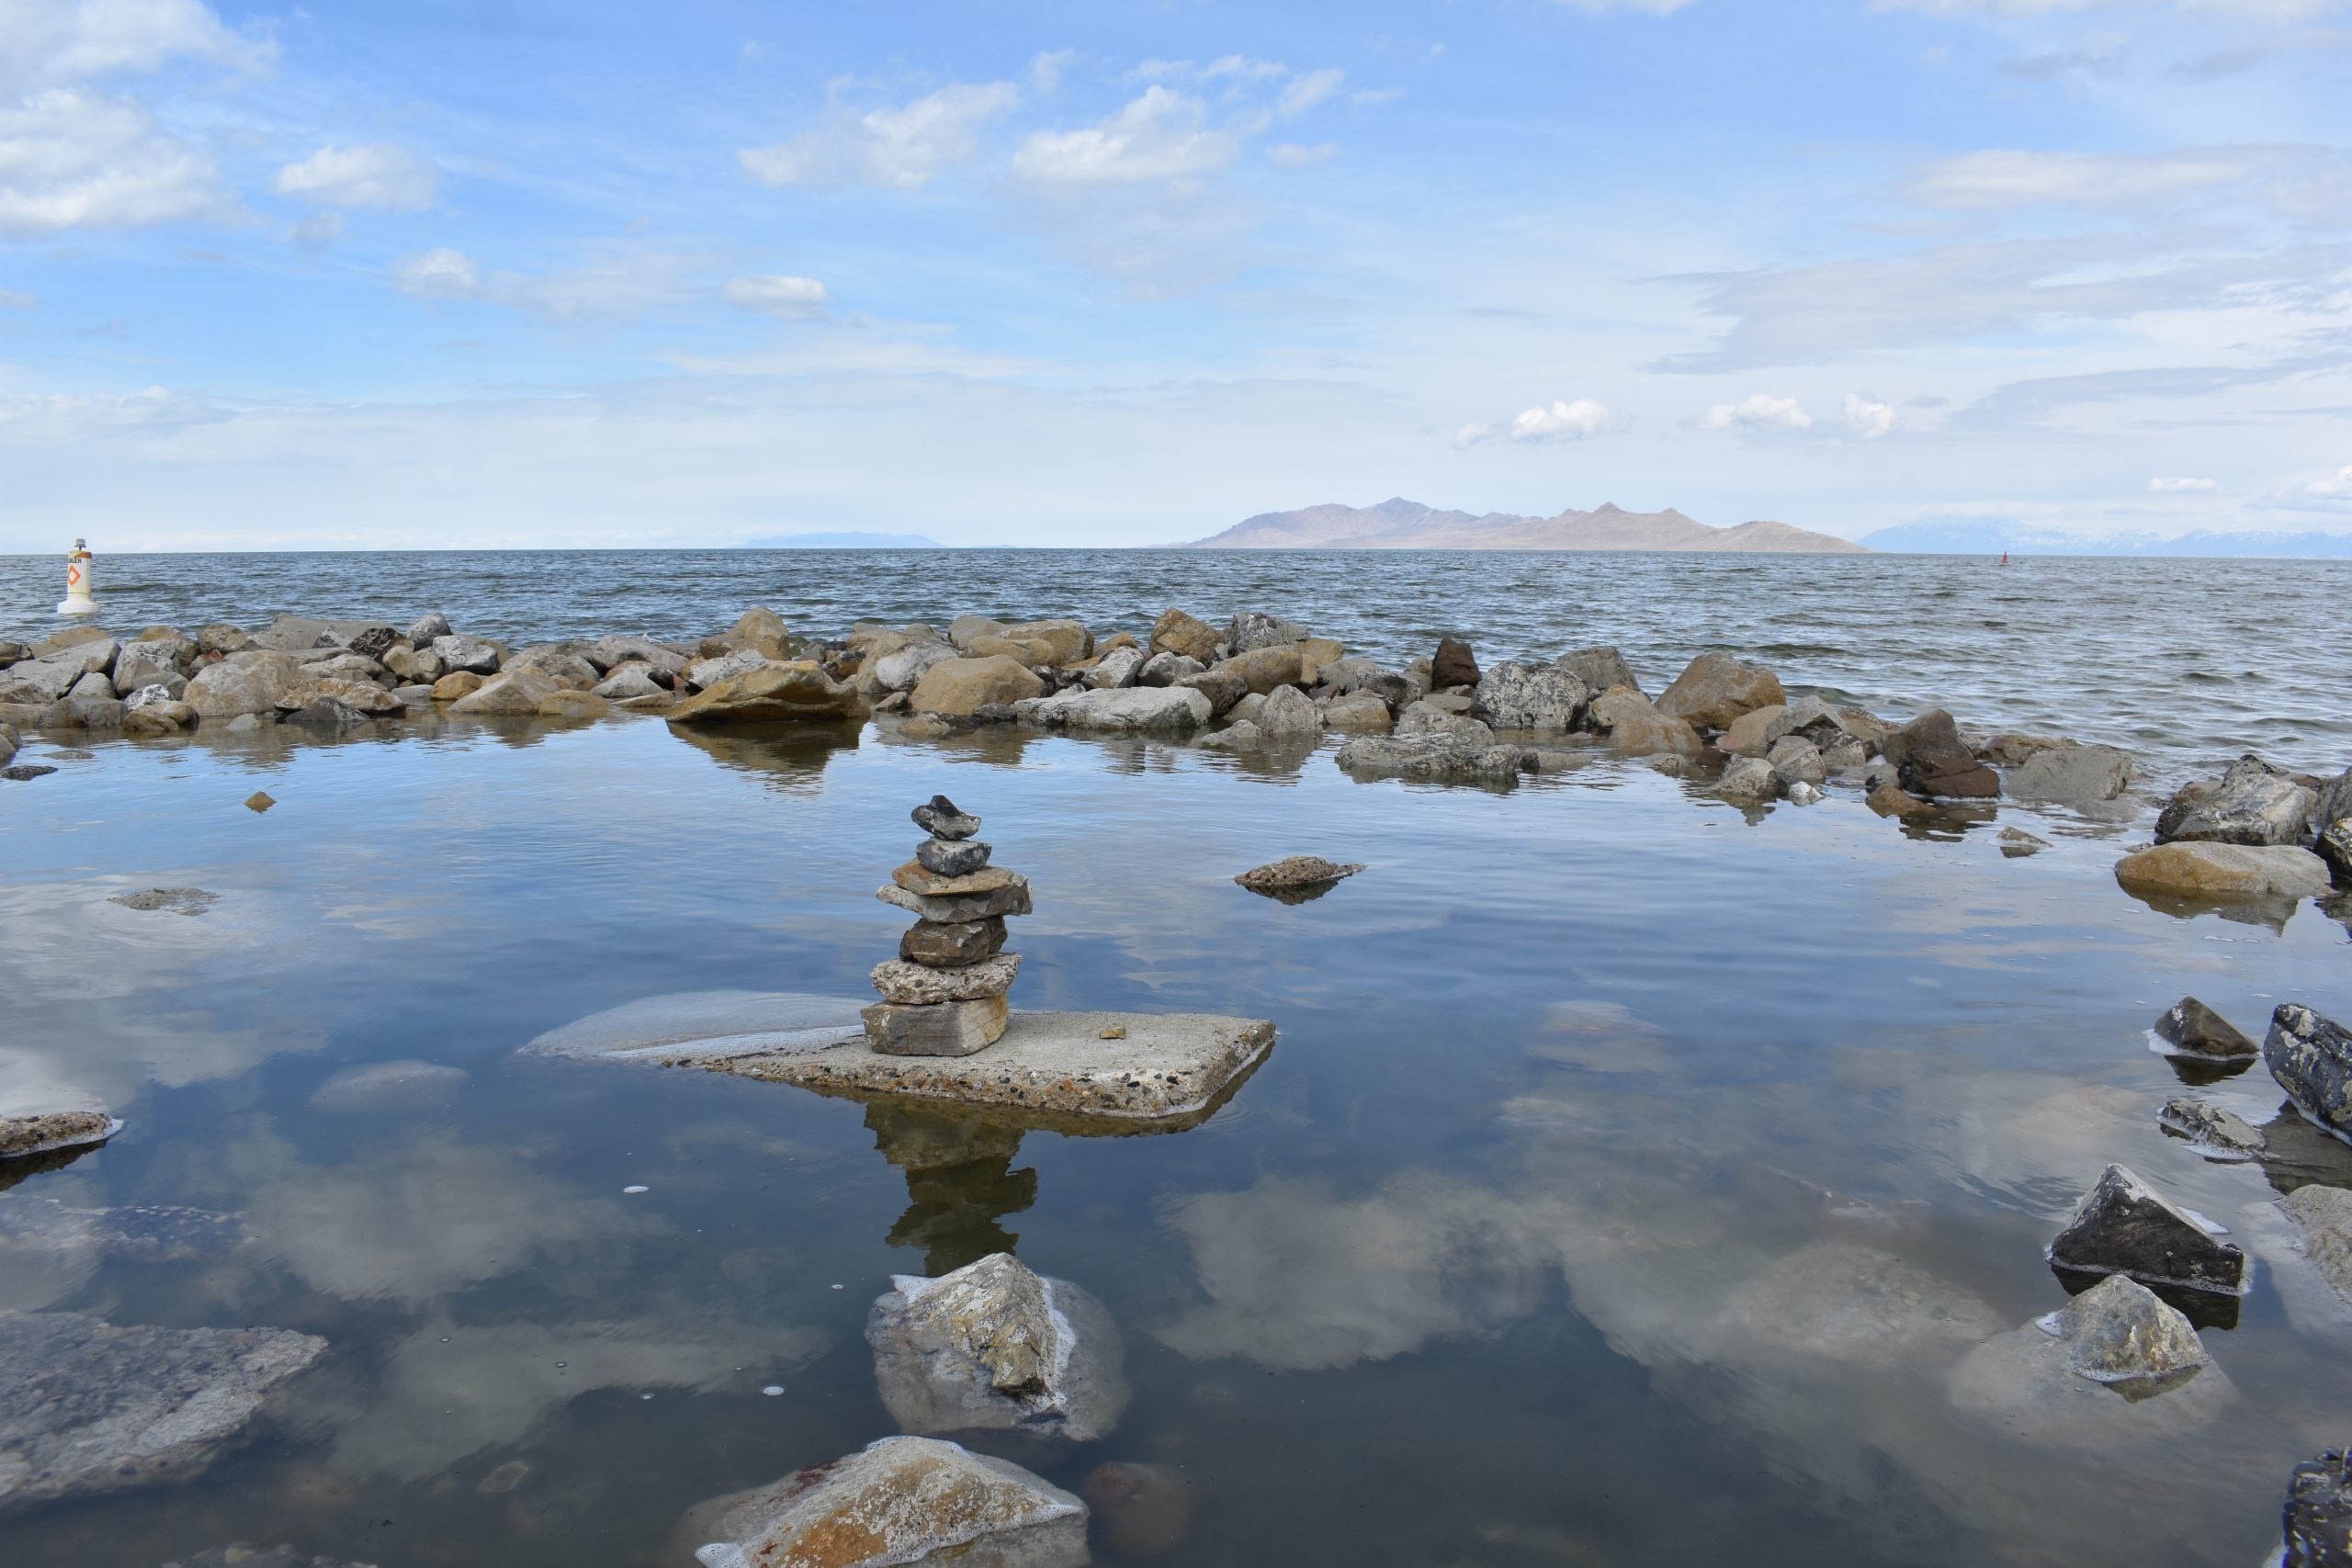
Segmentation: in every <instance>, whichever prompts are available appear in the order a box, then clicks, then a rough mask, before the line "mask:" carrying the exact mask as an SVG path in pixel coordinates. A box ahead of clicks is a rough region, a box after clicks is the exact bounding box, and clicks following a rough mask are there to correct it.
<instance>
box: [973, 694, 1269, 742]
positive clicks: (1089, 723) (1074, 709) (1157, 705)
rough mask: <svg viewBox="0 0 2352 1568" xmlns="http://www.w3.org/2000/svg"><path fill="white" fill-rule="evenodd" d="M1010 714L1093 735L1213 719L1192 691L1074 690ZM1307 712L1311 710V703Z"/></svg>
mask: <svg viewBox="0 0 2352 1568" xmlns="http://www.w3.org/2000/svg"><path fill="white" fill-rule="evenodd" d="M1300 700H1301V701H1304V700H1305V699H1304V698H1303V697H1302V698H1301V699H1300ZM1012 711H1013V712H1014V713H1015V714H1016V715H1018V716H1020V717H1021V718H1022V719H1023V721H1025V722H1027V723H1030V724H1035V725H1041V726H1044V727H1046V728H1053V729H1080V730H1087V731H1091V732H1095V733H1104V732H1113V733H1116V732H1129V731H1136V730H1174V729H1197V728H1200V727H1201V726H1202V725H1204V724H1206V723H1208V721H1209V719H1210V717H1211V716H1212V715H1211V711H1210V704H1209V699H1208V698H1207V697H1206V696H1205V695H1204V694H1202V693H1201V692H1200V691H1199V690H1197V689H1196V688H1194V687H1191V686H1129V687H1127V688H1125V690H1122V691H1114V692H1090V691H1086V690H1084V689H1082V688H1080V687H1072V688H1071V689H1070V690H1069V691H1066V692H1057V693H1056V694H1054V695H1052V696H1050V697H1029V698H1026V699H1024V700H1023V701H1021V702H1017V703H1014V704H1013V705H1012ZM1308 711H1309V712H1310V713H1311V712H1312V711H1313V705H1311V704H1310V705H1309V706H1308Z"/></svg>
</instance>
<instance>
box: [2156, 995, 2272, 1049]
mask: <svg viewBox="0 0 2352 1568" xmlns="http://www.w3.org/2000/svg"><path fill="white" fill-rule="evenodd" d="M2154 1034H2155V1037H2156V1038H2157V1039H2158V1040H2160V1041H2162V1042H2164V1043H2165V1046H2166V1047H2168V1048H2169V1049H2170V1050H2171V1051H2173V1052H2175V1053H2177V1054H2179V1055H2188V1056H2219V1057H2224V1058H2230V1057H2234V1058H2238V1059H2241V1060H2243V1059H2245V1058H2248V1057H2253V1056H2258V1055H2261V1054H2262V1047H2261V1046H2259V1045H2256V1043H2254V1042H2253V1040H2252V1039H2250V1038H2249V1037H2247V1035H2246V1034H2245V1032H2242V1031H2241V1030H2239V1029H2238V1027H2237V1026H2236V1025H2235V1024H2233V1023H2232V1022H2231V1021H2229V1020H2228V1019H2226V1018H2223V1017H2222V1015H2221V1014H2220V1013H2217V1012H2215V1011H2214V1010H2212V1009H2211V1008H2209V1007H2207V1006H2206V1005H2205V1004H2204V1003H2203V1002H2200V1001H2199V1000H2198V999H2197V998H2195V997H2183V998H2180V1000H2178V1001H2177V1002H2175V1003H2173V1004H2172V1006H2171V1007H2169V1008H2167V1009H2165V1015H2164V1016H2163V1017H2162V1018H2160V1019H2158V1020H2156V1022H2155V1028H2154Z"/></svg>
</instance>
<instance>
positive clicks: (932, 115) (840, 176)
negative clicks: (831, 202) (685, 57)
mask: <svg viewBox="0 0 2352 1568" xmlns="http://www.w3.org/2000/svg"><path fill="white" fill-rule="evenodd" d="M1020 101H1021V89H1020V88H1018V87H1016V86H1014V85H1012V83H1010V82H984V83H978V84H973V83H963V82H958V83H956V84H953V85H949V86H945V87H942V88H941V89H939V91H937V92H935V93H932V94H929V95H927V96H923V97H920V98H917V99H916V100H915V101H914V102H912V103H910V104H908V105H907V106H905V107H903V108H894V109H875V110H872V111H870V112H868V113H866V114H863V115H860V116H857V117H856V118H853V119H845V120H842V121H840V122H838V123H836V124H834V125H831V126H829V127H827V128H826V129H824V130H818V131H811V132H809V134H808V135H805V136H797V137H794V138H793V139H792V140H791V141H782V142H778V143H777V144H776V145H775V146H773V147H747V148H744V149H743V150H742V151H741V152H737V153H736V154H735V158H736V161H737V162H738V163H740V164H741V165H742V166H743V171H744V173H746V174H748V175H751V176H752V178H753V179H755V180H757V181H759V182H760V183H761V184H762V185H767V186H803V185H831V184H843V183H863V184H868V185H879V186H894V187H896V188H898V189H899V190H919V189H921V188H922V186H925V185H927V184H929V183H930V181H931V178H932V176H933V175H936V174H938V173H940V172H941V171H942V170H944V169H949V168H953V167H955V166H956V165H958V164H967V163H970V162H971V161H972V159H973V158H975V157H976V156H978V152H979V131H980V128H981V127H982V126H983V125H985V124H987V123H988V122H989V120H990V119H993V118H996V117H997V116H998V115H1001V114H1003V113H1005V112H1006V111H1007V110H1009V109H1011V108H1012V107H1013V106H1014V105H1015V104H1018V103H1019V102H1020Z"/></svg>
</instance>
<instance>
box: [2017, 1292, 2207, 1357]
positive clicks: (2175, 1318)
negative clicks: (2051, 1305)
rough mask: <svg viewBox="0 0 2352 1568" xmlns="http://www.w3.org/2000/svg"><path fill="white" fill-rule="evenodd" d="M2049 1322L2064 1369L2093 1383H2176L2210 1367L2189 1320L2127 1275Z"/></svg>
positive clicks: (2084, 1296)
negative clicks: (2063, 1352) (2061, 1351)
mask: <svg viewBox="0 0 2352 1568" xmlns="http://www.w3.org/2000/svg"><path fill="white" fill-rule="evenodd" d="M2052 1317H2053V1318H2054V1319H2055V1320H2056V1321H2055V1323H2054V1325H2053V1329H2054V1332H2055V1333H2056V1335H2057V1337H2058V1338H2059V1339H2060V1340H2061V1341H2063V1342H2064V1345H2065V1347H2066V1365H2067V1367H2068V1369H2069V1370H2071V1371H2073V1372H2074V1373H2075V1376H2076V1377H2083V1378H2088V1379H2090V1381H2091V1382H2103V1383H2124V1382H2143V1381H2145V1380H2149V1379H2159V1378H2176V1377H2178V1376H2179V1375H2180V1374H2181V1373H2183V1372H2188V1371H2195V1370H2196V1369H2197V1368H2199V1367H2203V1366H2210V1365H2211V1364H2212V1360H2213V1358H2212V1357H2211V1355H2209V1354H2207V1352H2206V1349H2205V1345H2204V1342H2203V1341H2202V1340H2200V1339H2199V1338H2198V1337H2197V1330H2196V1329H2195V1328H2193V1327H2191V1326H2190V1325H2189V1322H2188V1318H2187V1317H2185V1316H2183V1315H2182V1314H2180V1313H2178V1312H2177V1311H2175V1310H2174V1309H2173V1308H2171V1307H2168V1306H2166V1305H2165V1303H2163V1302H2162V1301H2160V1300H2158V1299H2157V1297H2156V1293H2155V1292H2154V1291H2151V1290H2150V1289H2148V1287H2147V1286H2145V1285H2143V1284H2141V1283H2140V1282H2139V1281H2137V1280H2133V1279H2131V1277H2130V1276H2128V1275H2123V1274H2110V1275H2109V1276H2108V1277H2107V1278H2106V1279H2104V1280H2100V1281H2099V1282H2098V1284H2096V1285H2093V1286H2092V1287H2091V1288H2090V1289H2089V1290H2087V1291H2085V1292H2083V1293H2082V1294H2081V1295H2079V1296H2076V1297H2075V1299H2074V1300H2073V1301H2071V1302H2069V1303H2067V1304H2066V1305H2065V1306H2064V1307H2062V1308H2060V1309H2059V1310H2058V1311H2057V1312H2056V1313H2054V1314H2052Z"/></svg>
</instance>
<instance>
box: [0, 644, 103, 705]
mask: <svg viewBox="0 0 2352 1568" xmlns="http://www.w3.org/2000/svg"><path fill="white" fill-rule="evenodd" d="M119 651H120V649H119V646H118V645H117V644H116V643H115V641H114V639H113V638H111V637H100V638H96V639H94V640H92V641H88V642H79V643H74V644H72V645H70V646H67V647H65V648H62V649H57V650H56V651H54V652H52V653H51V654H50V655H49V656H48V657H46V658H40V659H28V660H20V661H18V662H17V663H15V664H11V665H10V666H8V668H7V669H6V670H0V703H26V704H30V705H36V706H45V705H48V704H50V703H53V702H59V701H62V699H63V698H64V696H65V694H66V693H68V692H70V691H72V690H73V689H74V682H77V681H79V680H81V679H82V677H83V676H85V675H89V674H93V673H96V674H104V673H105V672H106V671H108V670H111V669H113V668H114V661H115V657H116V655H117V654H118V653H119Z"/></svg>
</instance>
